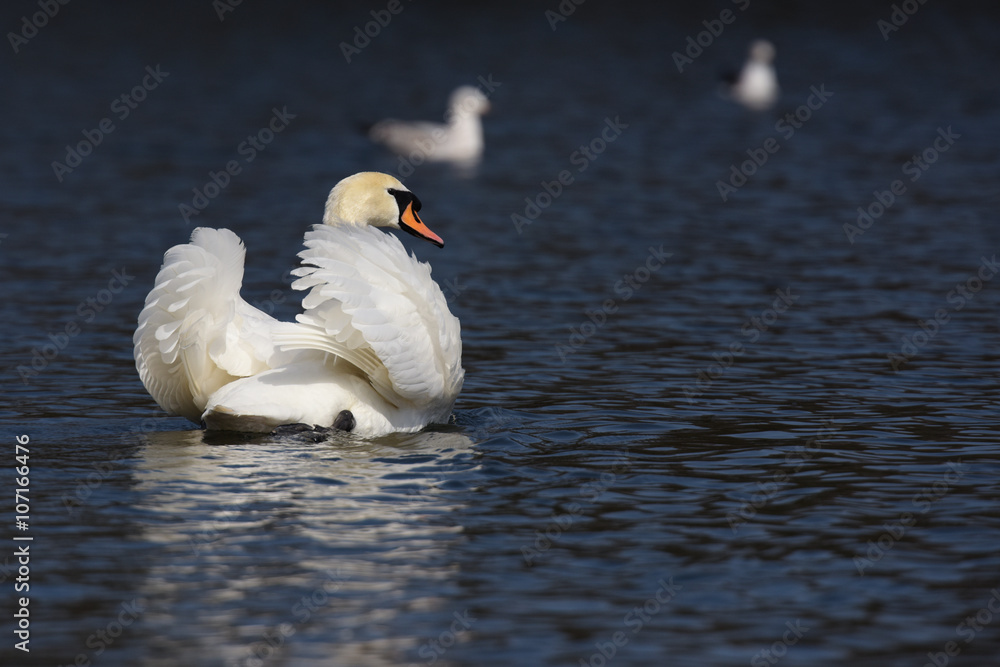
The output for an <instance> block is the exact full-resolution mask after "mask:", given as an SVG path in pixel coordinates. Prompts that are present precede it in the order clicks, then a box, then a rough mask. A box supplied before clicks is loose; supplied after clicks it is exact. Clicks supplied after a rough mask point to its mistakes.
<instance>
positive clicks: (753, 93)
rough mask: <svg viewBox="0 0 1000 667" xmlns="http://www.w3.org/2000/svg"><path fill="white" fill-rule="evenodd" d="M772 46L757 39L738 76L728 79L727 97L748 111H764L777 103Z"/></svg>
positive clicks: (751, 45) (776, 81)
mask: <svg viewBox="0 0 1000 667" xmlns="http://www.w3.org/2000/svg"><path fill="white" fill-rule="evenodd" d="M774 55H775V51H774V44H771V42H769V41H767V40H766V39H758V40H756V41H754V42H753V43H752V44H750V53H749V57H748V58H747V61H746V63H745V64H744V65H743V69H742V70H740V73H739V75H738V76H735V77H728V78H727V79H728V80H727V81H726V83H727V84H728V90H727V92H728V95H729V97H731V98H732V99H733V100H735V101H737V102H739V103H740V104H742V105H743V106H745V107H747V108H748V109H752V110H754V111H764V110H766V109H770V108H771V107H772V106H774V103H775V102H777V101H778V93H779V88H778V76H777V74H775V72H774V65H772V63H773V62H774Z"/></svg>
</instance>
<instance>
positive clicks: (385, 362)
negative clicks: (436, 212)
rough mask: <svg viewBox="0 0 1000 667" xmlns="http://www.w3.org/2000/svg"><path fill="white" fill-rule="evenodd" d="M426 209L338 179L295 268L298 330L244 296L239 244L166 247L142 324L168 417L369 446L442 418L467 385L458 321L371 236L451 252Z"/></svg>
mask: <svg viewBox="0 0 1000 667" xmlns="http://www.w3.org/2000/svg"><path fill="white" fill-rule="evenodd" d="M418 210H420V200H419V199H417V197H416V196H415V195H414V194H413V193H412V192H410V191H409V190H407V189H406V188H405V187H404V186H403V184H402V183H400V182H399V181H398V180H397V179H395V178H393V177H392V176H388V175H386V174H379V173H375V172H363V173H360V174H355V175H354V176H351V177H348V178H345V179H344V180H342V181H341V182H340V183H338V184H337V186H336V187H334V188H333V190H332V191H331V192H330V197H329V199H328V200H327V204H326V212H325V214H324V216H323V224H321V225H315V226H314V227H313V229H312V230H311V231H309V232H307V233H306V250H304V251H302V252H301V253H299V257H301V258H302V266H301V267H300V268H298V269H296V270H295V271H293V273H294V275H296V276H298V280H296V281H295V282H294V283H293V284H292V288H293V289H296V290H302V291H304V292H306V294H305V296H304V297H303V299H302V306H303V312H302V313H301V314H299V315H298V316H297V317H296V320H297V321H296V322H279V321H278V320H276V319H274V318H273V317H271V316H270V315H268V314H266V313H264V312H261V311H260V310H258V309H257V308H254V307H253V306H251V305H250V304H248V303H247V302H246V301H244V300H243V298H242V297H240V286H241V284H242V282H243V259H244V255H245V252H246V251H245V249H244V247H243V243H242V242H241V241H240V239H239V237H237V236H236V234H234V233H233V232H231V231H229V230H228V229H208V228H204V227H199V228H198V229H196V230H194V233H193V234H192V235H191V242H190V243H185V244H183V245H178V246H174V247H173V248H171V249H170V250H168V251H167V253H166V255H165V256H164V261H163V266H162V267H161V269H160V272H159V274H158V275H157V276H156V283H155V285H154V287H153V289H152V291H150V293H149V296H147V297H146V305H145V307H144V308H143V309H142V313H140V315H139V326H138V328H137V329H136V332H135V336H134V339H133V341H134V345H135V361H136V368H137V369H138V371H139V377H140V378H141V379H142V383H143V384H144V385H145V387H146V390H147V391H149V393H150V395H152V397H153V398H154V399H155V400H156V402H157V403H159V405H160V407H162V408H163V409H164V410H166V411H167V412H168V413H170V414H175V415H180V416H183V417H187V418H188V419H190V420H191V421H193V422H195V423H204V424H205V425H206V426H207V428H210V429H219V430H230V431H257V432H268V431H271V430H272V429H274V428H275V427H277V426H281V425H286V424H307V425H312V426H321V427H331V426H332V427H334V428H337V429H340V430H344V431H353V432H354V433H356V434H358V435H361V436H363V437H375V436H379V435H383V434H386V433H392V432H412V431H417V430H420V429H421V428H423V427H424V426H426V425H427V424H428V423H434V422H442V421H446V420H447V419H448V417H449V416H450V415H451V409H452V405H453V404H454V402H455V398H456V397H457V396H458V392H459V390H460V389H461V388H462V380H463V378H464V375H465V372H464V371H463V370H462V339H461V337H460V333H459V322H458V319H457V318H456V317H455V316H454V315H452V314H451V312H450V311H449V310H448V303H447V301H446V299H445V297H444V295H443V294H442V292H441V289H440V287H438V285H437V283H435V282H434V280H432V279H431V269H430V267H429V266H428V265H427V264H425V263H423V262H418V261H417V259H416V258H415V257H413V256H411V255H409V254H407V252H406V250H405V248H404V247H403V244H402V243H400V242H399V239H397V238H396V237H395V236H393V235H392V234H386V233H384V232H382V231H381V230H379V229H377V227H392V228H395V229H400V230H403V231H406V232H409V233H411V234H413V235H414V236H418V237H420V238H423V239H426V240H428V241H430V242H431V243H433V244H435V245H438V246H443V245H444V241H442V240H441V237H439V236H438V235H437V234H435V233H434V232H432V231H431V230H430V229H428V228H427V227H426V226H425V225H424V223H423V221H421V219H420V217H419V216H418V215H417V211H418Z"/></svg>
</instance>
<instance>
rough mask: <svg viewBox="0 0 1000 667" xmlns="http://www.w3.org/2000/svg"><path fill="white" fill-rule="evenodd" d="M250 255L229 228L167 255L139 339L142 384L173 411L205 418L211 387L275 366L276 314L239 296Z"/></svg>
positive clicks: (195, 237)
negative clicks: (272, 355)
mask: <svg viewBox="0 0 1000 667" xmlns="http://www.w3.org/2000/svg"><path fill="white" fill-rule="evenodd" d="M245 254H246V250H245V248H244V247H243V243H242V242H241V241H240V239H239V237H238V236H236V234H234V233H233V232H231V231H229V230H228V229H208V228H204V227H199V228H198V229H195V230H194V233H193V234H192V235H191V242H190V243H185V244H182V245H177V246H174V247H173V248H171V249H170V250H168V251H167V252H166V254H165V255H164V257H163V266H162V267H161V268H160V272H159V273H158V274H157V276H156V283H155V285H154V286H153V289H152V291H150V293H149V295H148V296H147V297H146V304H145V307H143V309H142V312H141V313H140V314H139V326H138V328H137V329H136V331H135V336H134V337H133V343H134V344H135V350H134V352H135V365H136V369H138V371H139V377H140V378H141V379H142V383H143V384H144V385H145V387H146V390H147V391H148V392H149V393H150V395H151V396H152V397H153V398H154V399H155V400H156V402H157V403H159V405H160V407H162V408H163V409H164V410H166V411H167V412H169V413H171V414H175V415H180V416H183V417H187V418H188V419H190V420H191V421H194V422H196V423H197V422H200V421H201V415H202V412H203V411H204V409H205V404H206V403H207V401H208V397H209V396H211V394H212V393H214V392H215V391H216V390H218V389H219V388H220V387H222V386H223V385H225V384H228V383H229V382H232V381H233V380H234V379H236V378H237V377H244V376H247V375H253V374H255V373H259V372H261V371H263V370H266V369H267V368H268V366H267V364H266V363H265V360H266V358H267V356H268V353H269V352H268V351H269V349H270V324H271V323H272V322H273V321H274V320H273V319H271V318H270V317H268V316H267V315H265V314H264V313H262V312H260V311H259V310H257V309H255V308H253V307H251V306H250V305H248V304H247V303H246V302H245V301H243V299H242V298H240V294H239V293H240V287H241V285H242V282H243V260H244V257H245ZM248 332H249V333H250V336H249V337H248V336H247V333H248Z"/></svg>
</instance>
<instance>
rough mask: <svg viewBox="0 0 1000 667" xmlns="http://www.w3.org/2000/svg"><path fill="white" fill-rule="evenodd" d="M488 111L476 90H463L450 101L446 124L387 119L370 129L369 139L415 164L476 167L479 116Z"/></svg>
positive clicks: (480, 137)
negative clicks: (457, 164) (450, 164)
mask: <svg viewBox="0 0 1000 667" xmlns="http://www.w3.org/2000/svg"><path fill="white" fill-rule="evenodd" d="M489 109H490V103H489V100H487V99H486V95H484V94H483V93H482V92H481V91H480V90H479V89H478V88H474V87H473V86H462V87H461V88H458V89H456V90H455V91H454V92H453V93H452V94H451V97H450V98H449V102H448V112H447V113H446V114H445V121H446V124H444V125H442V124H440V123H429V122H424V121H404V120H395V119H391V118H390V119H387V120H383V121H379V122H378V123H376V124H375V125H373V126H372V128H371V130H369V132H368V136H369V137H370V138H371V139H372V141H375V142H378V143H380V144H384V145H385V146H387V147H389V148H390V149H391V150H393V151H394V152H396V153H397V154H399V155H400V156H402V157H404V158H408V159H409V160H410V161H411V162H413V163H415V164H418V165H419V164H421V163H423V162H424V161H427V162H455V163H464V164H469V163H475V162H477V161H478V160H479V158H480V156H481V155H482V153H483V124H482V121H481V120H480V116H482V115H483V114H485V113H486V112H488V111H489Z"/></svg>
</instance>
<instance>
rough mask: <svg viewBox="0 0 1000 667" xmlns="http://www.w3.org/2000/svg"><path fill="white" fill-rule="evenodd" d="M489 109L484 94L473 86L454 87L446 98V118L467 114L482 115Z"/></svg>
mask: <svg viewBox="0 0 1000 667" xmlns="http://www.w3.org/2000/svg"><path fill="white" fill-rule="evenodd" d="M489 110H490V101H489V100H488V99H486V95H483V92H482V91H481V90H479V89H478V88H475V87H473V86H462V87H460V88H456V89H455V92H453V93H452V94H451V97H450V98H448V119H449V120H451V119H453V118H464V117H467V116H482V115H483V114H485V113H487V112H488V111H489Z"/></svg>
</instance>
